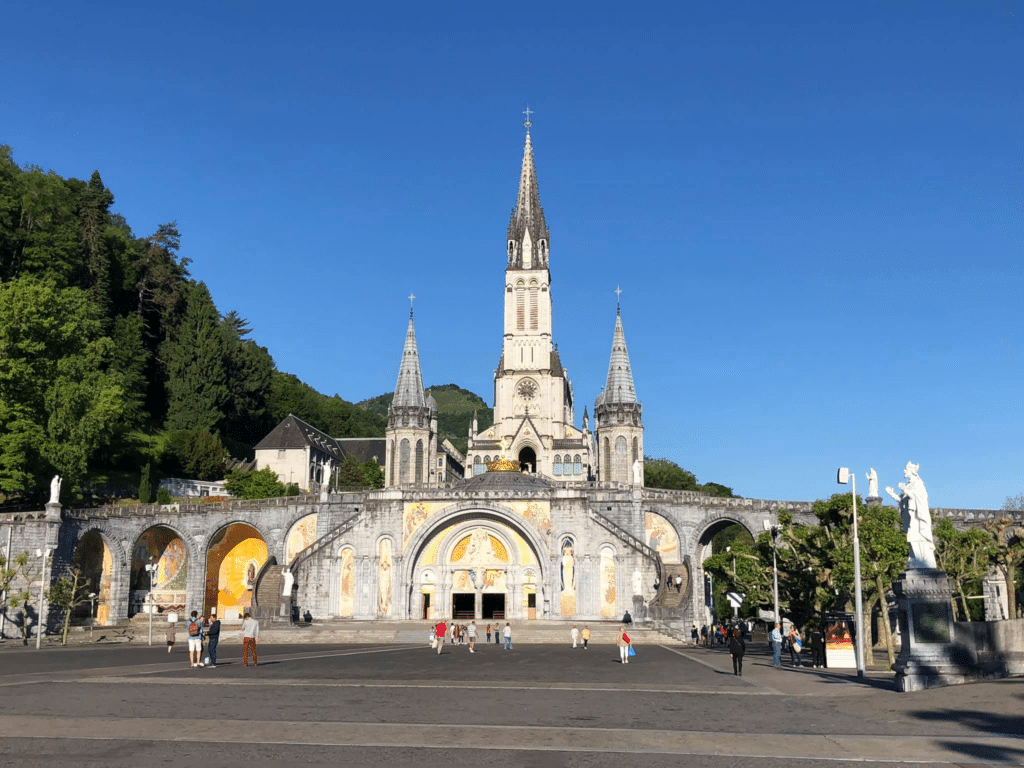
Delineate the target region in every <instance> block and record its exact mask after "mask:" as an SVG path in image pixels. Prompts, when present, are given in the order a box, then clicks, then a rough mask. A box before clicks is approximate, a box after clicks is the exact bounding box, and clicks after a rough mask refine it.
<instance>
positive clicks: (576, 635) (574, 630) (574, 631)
mask: <svg viewBox="0 0 1024 768" xmlns="http://www.w3.org/2000/svg"><path fill="white" fill-rule="evenodd" d="M569 636H570V637H571V638H572V647H573V648H575V647H576V645H577V643H579V639H580V631H579V630H578V629H577V628H576V625H575V624H573V625H572V632H570V633H569Z"/></svg>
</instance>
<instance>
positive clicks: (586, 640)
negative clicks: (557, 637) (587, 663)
mask: <svg viewBox="0 0 1024 768" xmlns="http://www.w3.org/2000/svg"><path fill="white" fill-rule="evenodd" d="M580 634H581V635H582V637H583V650H584V651H585V650H587V643H589V642H590V627H588V626H587V625H586V624H584V625H583V632H581V633H580Z"/></svg>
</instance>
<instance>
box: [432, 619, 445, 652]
mask: <svg viewBox="0 0 1024 768" xmlns="http://www.w3.org/2000/svg"><path fill="white" fill-rule="evenodd" d="M447 634H448V625H447V624H445V623H444V619H441V620H440V621H439V622H437V626H436V627H434V638H435V639H436V640H437V655H438V656H440V655H441V649H442V648H444V636H445V635H447Z"/></svg>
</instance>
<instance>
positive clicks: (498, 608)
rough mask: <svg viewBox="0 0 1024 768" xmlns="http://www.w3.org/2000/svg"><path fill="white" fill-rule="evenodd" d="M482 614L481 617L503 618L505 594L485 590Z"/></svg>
mask: <svg viewBox="0 0 1024 768" xmlns="http://www.w3.org/2000/svg"><path fill="white" fill-rule="evenodd" d="M482 597H483V605H482V606H481V608H482V609H483V610H482V613H483V615H482V616H481V617H480V618H481V619H504V618H505V595H499V594H494V593H489V592H485V593H484V594H483V596H482Z"/></svg>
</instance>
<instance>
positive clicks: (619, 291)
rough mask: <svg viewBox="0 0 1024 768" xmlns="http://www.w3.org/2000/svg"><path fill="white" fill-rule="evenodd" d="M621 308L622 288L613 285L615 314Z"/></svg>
mask: <svg viewBox="0 0 1024 768" xmlns="http://www.w3.org/2000/svg"><path fill="white" fill-rule="evenodd" d="M621 309H622V289H621V288H620V287H619V286H617V285H616V286H615V314H619V312H620V310H621Z"/></svg>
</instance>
